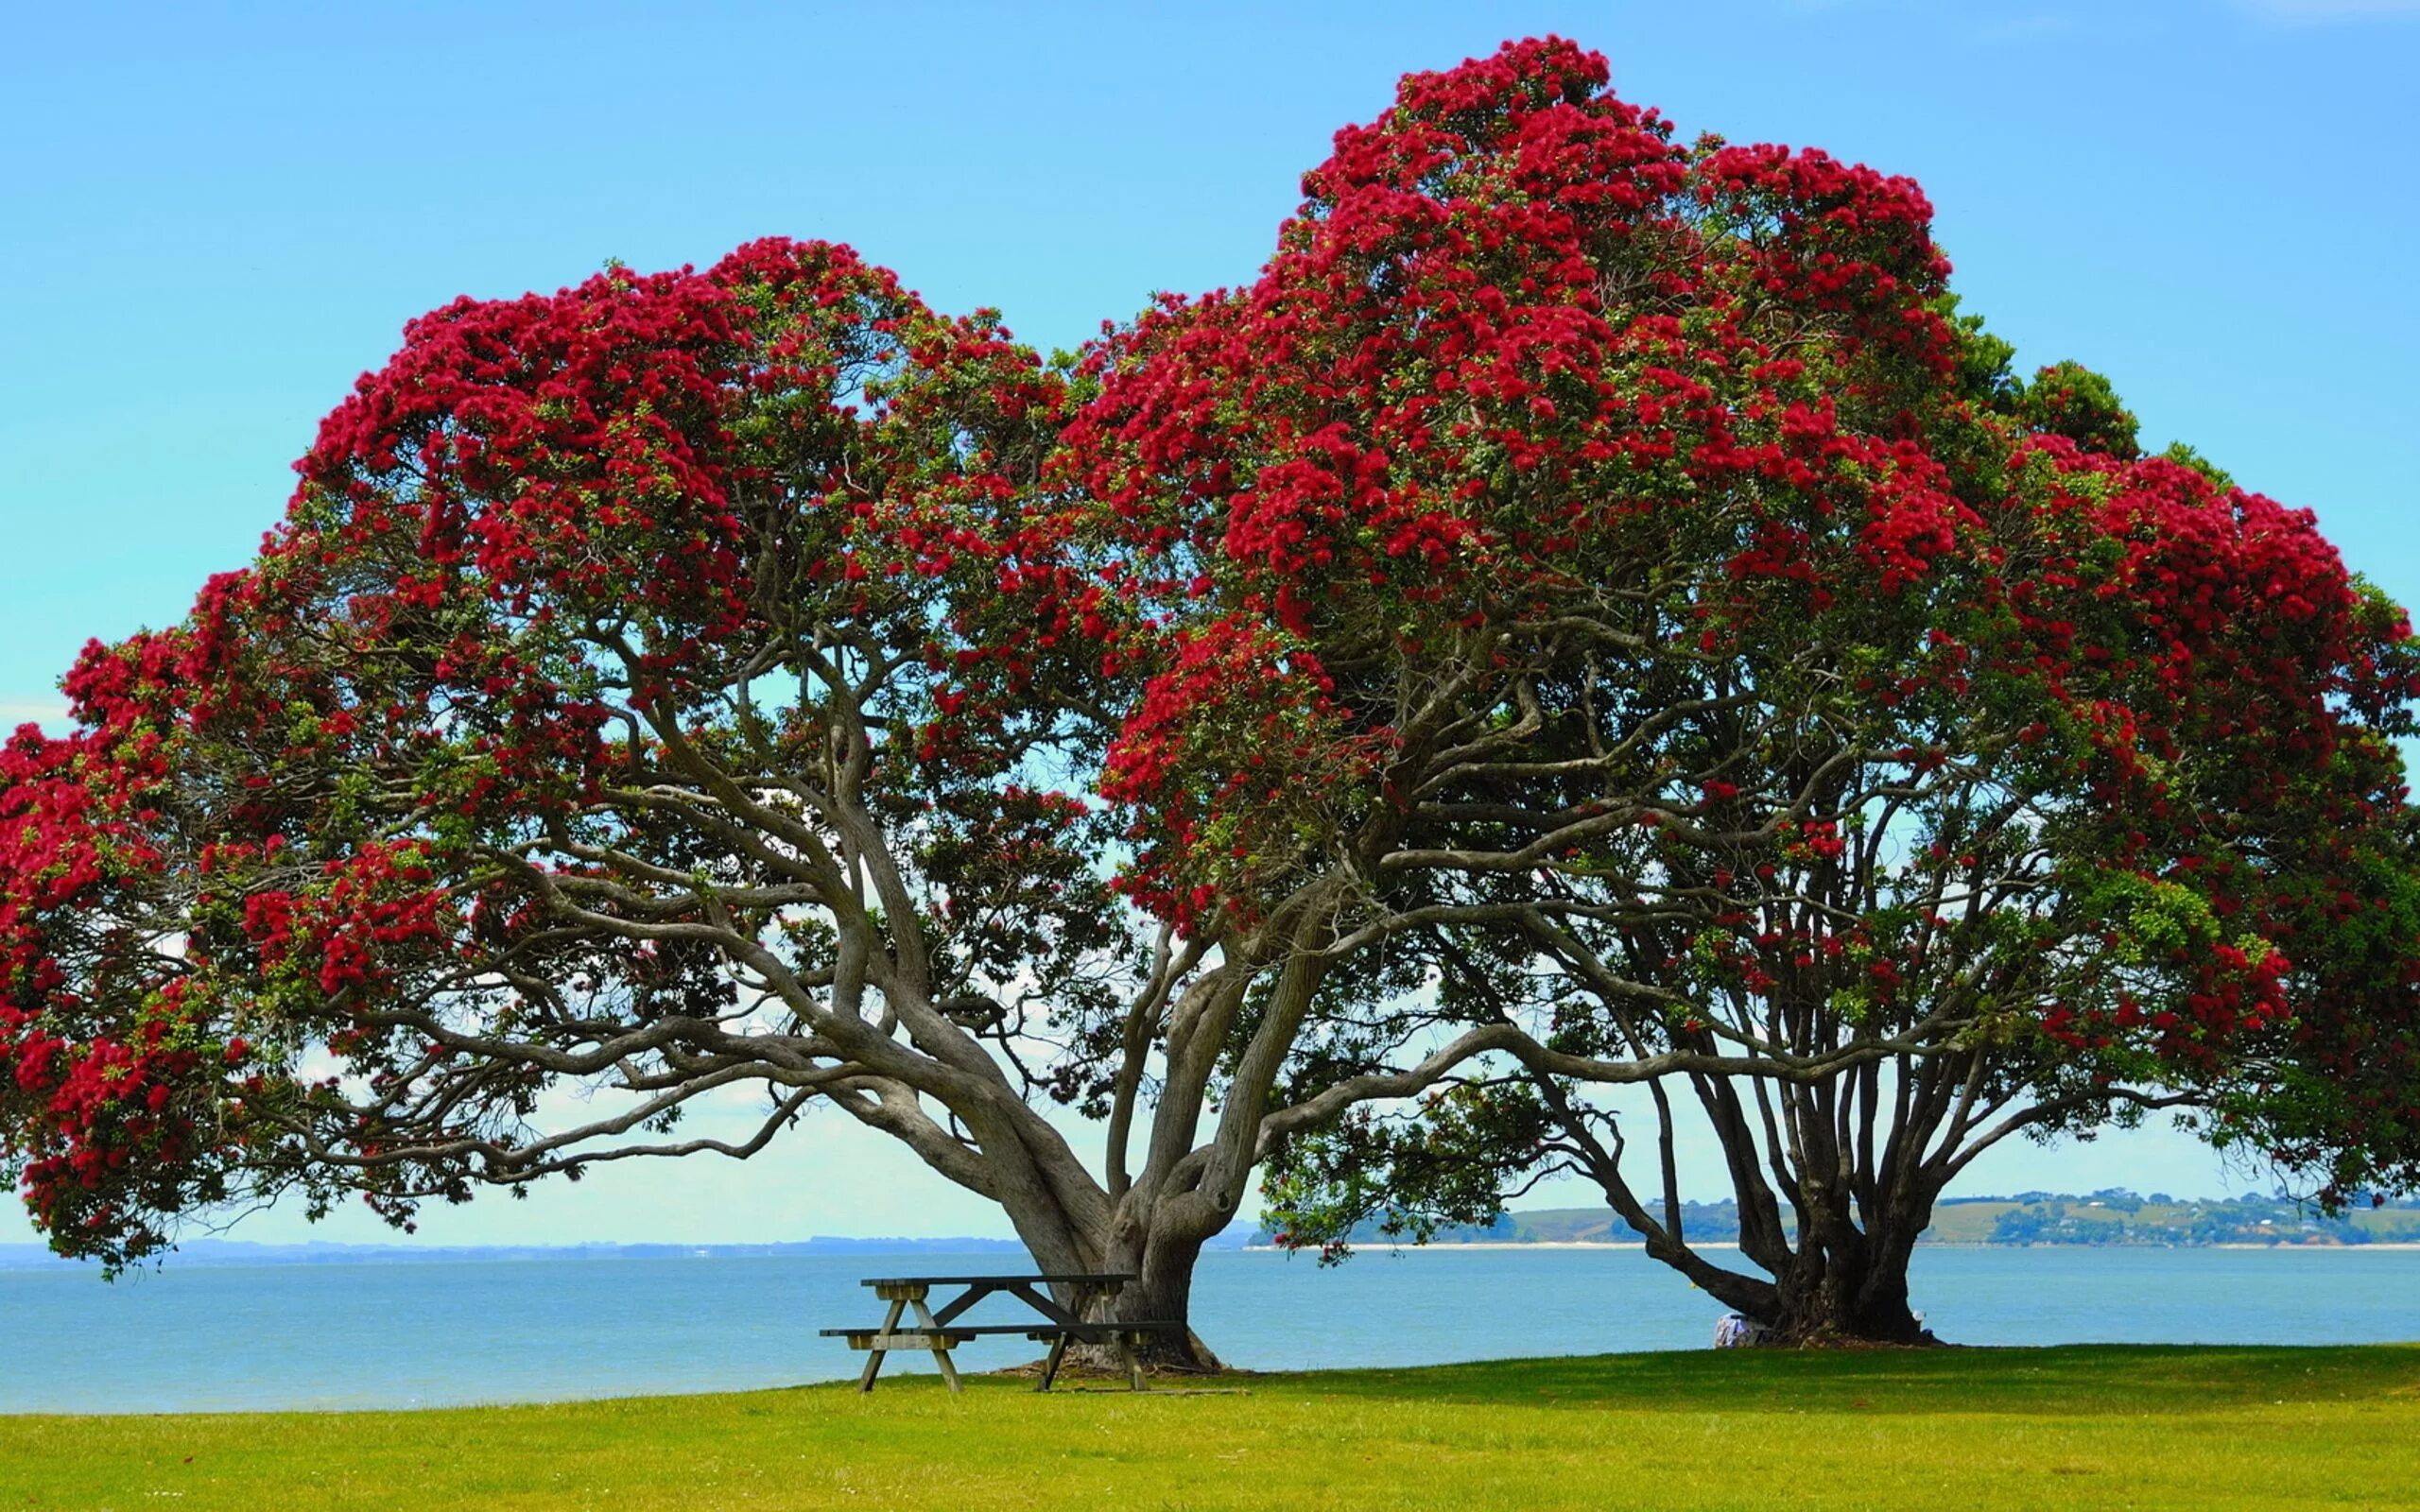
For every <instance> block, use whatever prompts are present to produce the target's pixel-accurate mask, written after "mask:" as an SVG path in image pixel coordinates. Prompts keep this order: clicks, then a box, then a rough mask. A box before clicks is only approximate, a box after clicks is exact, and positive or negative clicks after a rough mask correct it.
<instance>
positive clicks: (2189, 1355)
mask: <svg viewBox="0 0 2420 1512" xmlns="http://www.w3.org/2000/svg"><path fill="white" fill-rule="evenodd" d="M1240 1384H1242V1385H1245V1386H1247V1387H1248V1388H1249V1389H1248V1391H1246V1392H1244V1393H1242V1394H1237V1395H1218V1396H1178V1395H1174V1394H1167V1395H1151V1396H1144V1397H1132V1396H1129V1395H1126V1394H1124V1393H1113V1392H1084V1393H1061V1394H1054V1395H1052V1396H1048V1397H1038V1396H1035V1395H1034V1394H1033V1393H1032V1392H1030V1391H1029V1390H1028V1389H1025V1383H1022V1382H1018V1381H1013V1380H1008V1379H1000V1378H977V1379H975V1380H973V1381H971V1382H970V1389H969V1390H968V1391H967V1393H966V1394H965V1395H964V1396H963V1397H960V1398H955V1399H954V1398H952V1397H950V1396H949V1395H948V1394H947V1393H945V1392H944V1391H942V1389H941V1387H940V1383H938V1382H937V1381H935V1380H934V1379H933V1378H932V1377H930V1376H914V1375H908V1376H902V1377H900V1378H898V1379H896V1380H892V1379H886V1380H885V1381H884V1383H883V1384H882V1387H881V1389H879V1390H878V1391H876V1392H875V1393H874V1394H873V1395H872V1396H871V1397H859V1396H857V1395H856V1394H855V1392H854V1391H853V1390H851V1389H850V1387H848V1386H847V1385H818V1386H808V1387H801V1388H798V1389H795V1390H788V1391H766V1392H752V1393H748V1394H745V1395H738V1396H715V1397H659V1398H631V1399H626V1400H615V1401H596V1402H579V1403H569V1404H563V1405H556V1406H540V1407H493V1408H483V1409H470V1410H448V1411H429V1412H406V1413H327V1414H314V1413H285V1414H250V1415H222V1416H211V1417H199V1416H197V1417H0V1509H7V1508H13V1507H19V1506H33V1507H92V1508H104V1507H109V1508H122V1509H130V1508H138V1507H139V1508H162V1507H169V1506H173V1507H177V1508H180V1509H195V1512H199V1509H202V1508H233V1509H239V1512H283V1509H285V1508H289V1507H293V1508H305V1507H346V1508H384V1507H479V1508H496V1509H520V1508H557V1507H612V1508H614V1509H616V1512H619V1509H625V1508H628V1509H634V1512H643V1509H649V1508H669V1507H684V1508H685V1507H716V1508H721V1507H814V1508H819V1509H829V1508H837V1507H851V1506H855V1507H869V1508H872V1507H934V1508H947V1509H953V1512H956V1509H974V1508H984V1507H1036V1508H1042V1507H1047V1508H1087V1509H1093V1508H1098V1509H1104V1512H1126V1509H1142V1508H1160V1507H1183V1508H1194V1507H1201V1508H1215V1507H1236V1508H1253V1509H1255V1512H1265V1509H1269V1508H1278V1507H1288V1508H1290V1507H1386V1508H1430V1507H1434V1508H1456V1509H1461V1508H1493V1507H1574V1508H1578V1507H1586V1508H1591V1509H1595V1508H1602V1507H1687V1508H1720V1507H1759V1508H1761V1507H1772V1506H1833V1507H1859V1508H1863V1507H1877V1508H1890V1507H1921V1508H1924V1509H1926V1512H1959V1509H1963V1508H1969V1507H2036V1506H2044V1505H2051V1506H2062V1507H2066V1506H2129V1507H2194V1508H2206V1507H2231V1506H2243V1507H2261V1508H2294V1507H2322V1506H2326V1507H2392V1506H2420V1347H2414V1346H2399V1347H2379V1348H2369V1349H2152V1348H2119V1347H2095V1348H2078V1349H1943V1350H1927V1351H1898V1350H1892V1351H1872V1352H1860V1353H1831V1354H1784V1353H1777V1352H1776V1353H1765V1352H1760V1351H1738V1352H1730V1351H1726V1352H1721V1353H1717V1352H1714V1351H1711V1350H1709V1351H1706V1352H1703V1353H1688V1354H1640V1355H1611V1356H1599V1357H1593V1358H1579V1359H1561V1360H1521V1361H1505V1362H1495V1363H1490V1364H1484V1365H1466V1366H1435V1367H1430V1368H1426V1369H1418V1370H1339V1371H1322V1372H1315V1373H1309V1374H1302V1375H1286V1376H1258V1377H1253V1378H1251V1379H1250V1380H1248V1381H1245V1382H1242V1383H1240Z"/></svg>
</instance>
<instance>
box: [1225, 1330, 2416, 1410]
mask: <svg viewBox="0 0 2420 1512" xmlns="http://www.w3.org/2000/svg"><path fill="white" fill-rule="evenodd" d="M1254 1384H1255V1386H1256V1387H1259V1388H1261V1389H1269V1390H1278V1391H1287V1392H1302V1393H1306V1394H1312V1395H1327V1396H1340V1397H1362V1398H1374V1399H1401V1400H1425V1401H1466V1402H1496V1403H1500V1404H1503V1405H1507V1406H1510V1405H1513V1404H1514V1403H1519V1404H1522V1405H1525V1406H1536V1405H1540V1404H1541V1403H1555V1404H1559V1405H1565V1406H1571V1407H1581V1408H1588V1407H1611V1408H1620V1409H1622V1410H1625V1411H1634V1412H1653V1411H1668V1412H1790V1411H1805V1412H1841V1411H1849V1410H1865V1411H1871V1412H1877V1413H1941V1412H1973V1413H2026V1414H2042V1413H2050V1414H2066V1413H2077V1414H2094V1415H2100V1414H2110V1415H2124V1416H2139V1415H2142V1414H2146V1413H2164V1412H2194V1411H2204V1410H2206V1409H2208V1408H2211V1407H2214V1406H2223V1405H2229V1404H2237V1403H2269V1402H2278V1401H2344V1400H2360V1399H2377V1398H2401V1397H2410V1396H2416V1395H2420V1345H2379V1346H2360V1347H2342V1348H2339V1347H2312V1348H2253V1347H2241V1348H2235V1347H2216V1348H2213V1347H2205V1346H2187V1345H2071V1346H2063V1347H2059V1348H2053V1349H1858V1350H1808V1351H1800V1350H1785V1349H1723V1350H1714V1349H1708V1350H1705V1351H1703V1352H1686V1353H1685V1352H1673V1353H1667V1354H1614V1355H1573V1356H1566V1357H1564V1358H1561V1359H1546V1360H1491V1361H1483V1362H1478V1363H1475V1364H1470V1365H1451V1366H1423V1367H1421V1368H1418V1369H1405V1370H1328V1371H1316V1372H1308V1373H1305V1374H1301V1375H1291V1376H1283V1377H1270V1378H1263V1380H1262V1381H1260V1382H1255V1383H1254Z"/></svg>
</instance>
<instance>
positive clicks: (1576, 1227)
mask: <svg viewBox="0 0 2420 1512" xmlns="http://www.w3.org/2000/svg"><path fill="white" fill-rule="evenodd" d="M1681 1208H1682V1211H1681V1227H1682V1231H1683V1233H1684V1234H1685V1236H1686V1237H1687V1238H1688V1240H1689V1241H1690V1242H1691V1243H1692V1244H1712V1245H1727V1244H1732V1243H1735V1242H1737V1239H1738V1237H1739V1210H1738V1207H1737V1204H1735V1203H1731V1202H1686V1203H1683V1204H1682V1205H1681ZM1637 1240H1638V1236H1637V1235H1636V1234H1635V1233H1634V1232H1632V1231H1631V1229H1630V1226H1629V1225H1627V1224H1625V1223H1623V1222H1622V1221H1621V1220H1620V1219H1619V1218H1617V1217H1616V1216H1615V1215H1614V1213H1613V1211H1612V1210H1610V1209H1607V1208H1537V1209H1530V1210H1527V1211H1514V1212H1507V1213H1505V1214H1504V1215H1503V1216H1502V1217H1500V1218H1498V1219H1497V1220H1496V1221H1495V1223H1494V1224H1492V1225H1490V1226H1488V1227H1486V1228H1467V1227H1452V1228H1445V1229H1439V1230H1438V1231H1437V1233H1436V1234H1435V1235H1434V1236H1433V1237H1432V1238H1431V1239H1430V1241H1429V1242H1430V1243H1432V1244H1607V1243H1611V1244H1635V1243H1636V1242H1637ZM1399 1242H1408V1241H1399V1240H1397V1239H1395V1238H1393V1237H1392V1236H1390V1235H1388V1234H1387V1233H1385V1232H1384V1231H1383V1230H1382V1229H1380V1228H1379V1226H1378V1225H1376V1224H1374V1223H1372V1224H1364V1225H1363V1226H1362V1227H1361V1228H1360V1229H1356V1230H1355V1232H1354V1235H1353V1243H1354V1244H1356V1245H1363V1246H1386V1245H1392V1244H1395V1243H1399ZM1924 1242H1925V1243H1927V1244H1935V1245H2162V1246H2179V1245H2185V1246H2191V1245H2367V1244H2389V1243H2401V1244H2420V1199H2406V1200H2404V1201H2401V1202H2392V1203H2389V1204H2387V1205H2386V1206H2384V1207H2380V1208H2372V1207H2369V1206H2367V1205H2363V1206H2361V1207H2359V1208H2357V1209H2355V1210H2353V1211H2347V1212H2345V1213H2342V1214H2340V1215H2338V1216H2336V1217H2333V1218H2326V1217H2322V1216H2321V1215H2320V1213H2319V1211H2318V1210H2317V1209H2316V1208H2315V1207H2310V1206H2308V1205H2304V1204H2297V1203H2295V1202H2294V1201H2293V1200H2291V1199H2290V1198H2286V1197H2256V1196H2242V1197H2202V1198H2191V1197H2187V1198H2179V1197H2171V1196H2169V1194H2167V1193H2165V1192H2154V1193H2152V1194H2151V1195H2150V1196H2148V1197H2146V1196H2139V1195H2137V1194H2135V1193H2133V1192H2129V1191H2126V1190H2125V1189H2123V1188H2110V1189H2108V1190H2105V1191H2101V1192H2095V1193H2091V1194H2086V1195H2083V1196H2076V1195H2072V1194H2066V1193H2056V1192H2022V1193H2018V1194H2015V1195H2014V1196H1986V1197H1953V1198H1950V1199H1948V1200H1946V1201H1945V1202H1943V1203H1942V1204H1941V1205H1940V1206H1939V1207H1938V1208H1936V1209H1935V1210H1934V1211H1933V1224H1932V1227H1931V1228H1929V1229H1926V1230H1925V1233H1924ZM1252 1243H1253V1244H1254V1245H1267V1244H1268V1243H1269V1233H1268V1230H1267V1229H1263V1230H1262V1231H1260V1232H1259V1233H1256V1234H1254V1235H1253V1239H1252Z"/></svg>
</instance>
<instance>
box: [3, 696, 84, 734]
mask: <svg viewBox="0 0 2420 1512" xmlns="http://www.w3.org/2000/svg"><path fill="white" fill-rule="evenodd" d="M28 721H30V722H31V723H34V724H37V725H63V724H65V723H66V722H67V705H66V704H65V703H64V702H62V701H61V700H60V699H57V698H18V697H0V733H5V732H6V731H8V730H14V729H16V728H17V727H18V726H19V725H22V724H26V723H27V722H28Z"/></svg>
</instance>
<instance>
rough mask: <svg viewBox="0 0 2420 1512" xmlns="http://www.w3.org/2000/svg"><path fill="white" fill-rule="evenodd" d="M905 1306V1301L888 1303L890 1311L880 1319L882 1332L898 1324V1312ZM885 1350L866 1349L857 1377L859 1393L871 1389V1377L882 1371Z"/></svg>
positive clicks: (888, 1330)
mask: <svg viewBox="0 0 2420 1512" xmlns="http://www.w3.org/2000/svg"><path fill="white" fill-rule="evenodd" d="M907 1307H908V1304H907V1303H906V1302H893V1303H891V1304H890V1313H889V1314H887V1315H886V1316H885V1317H884V1318H883V1320H882V1332H885V1333H888V1332H890V1331H891V1330H892V1329H894V1328H896V1327H898V1326H899V1314H901V1313H903V1312H905V1311H906V1310H907ZM887 1352H889V1351H887V1350H883V1349H869V1350H867V1351H866V1367H865V1370H864V1372H863V1373H862V1374H860V1375H859V1376H858V1377H857V1391H858V1394H859V1395H863V1394H864V1393H866V1392H869V1391H872V1390H873V1378H874V1377H875V1376H877V1375H880V1374H881V1373H882V1357H883V1355H884V1354H886V1353H887Z"/></svg>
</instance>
